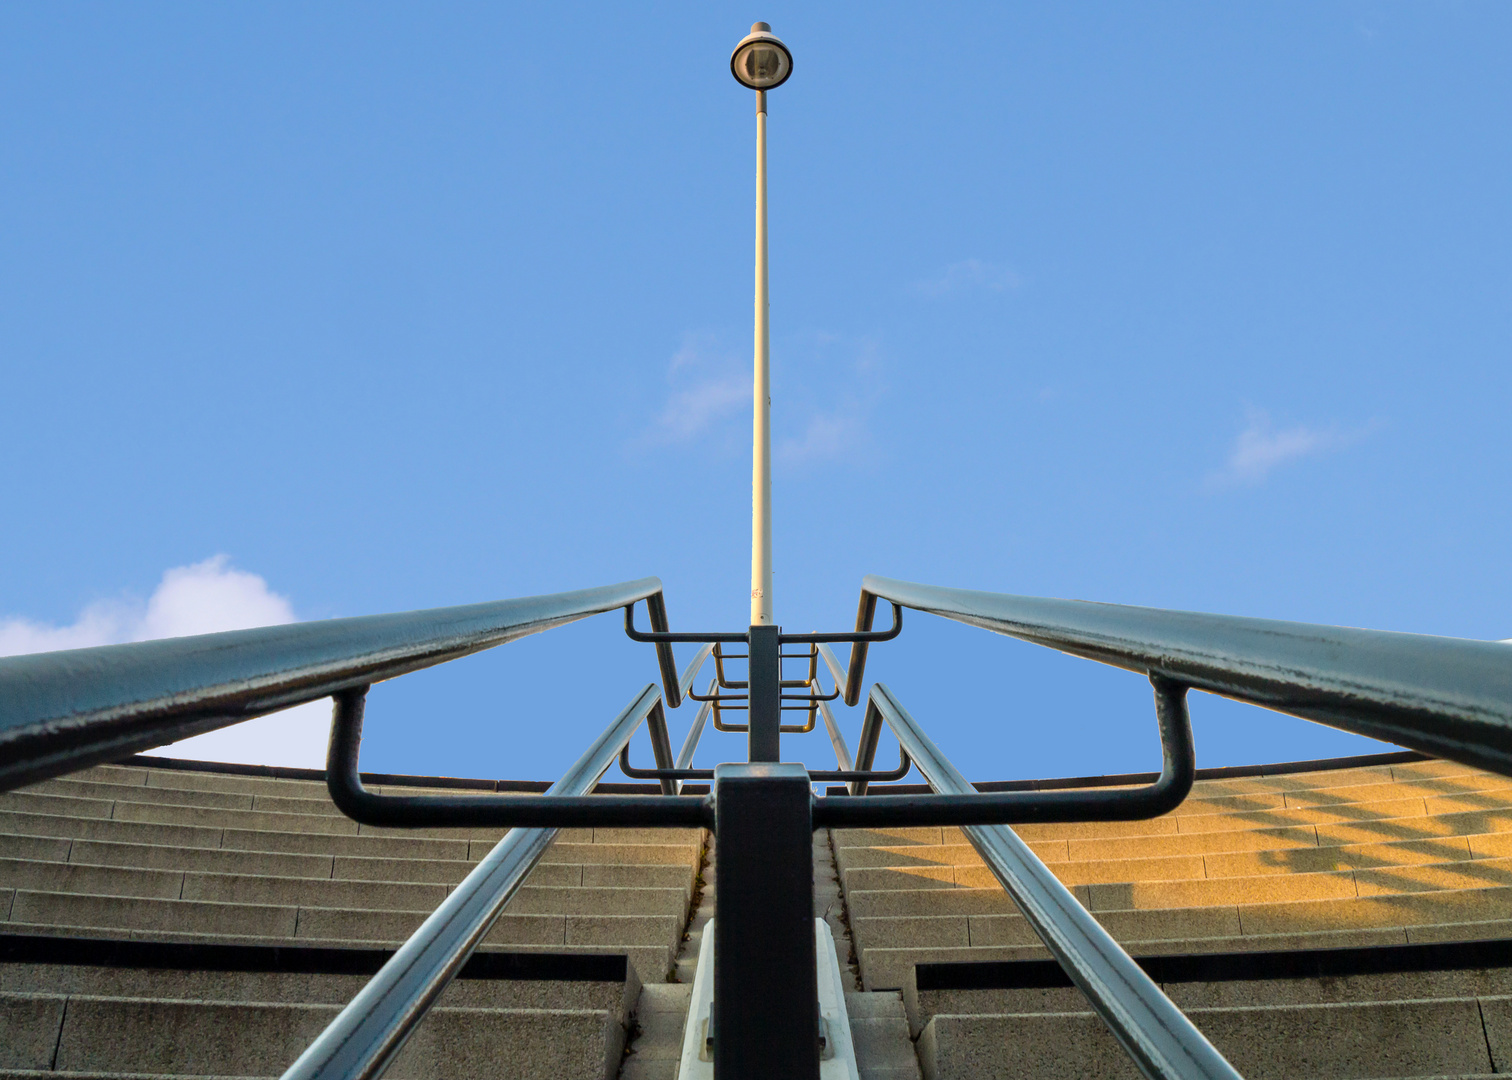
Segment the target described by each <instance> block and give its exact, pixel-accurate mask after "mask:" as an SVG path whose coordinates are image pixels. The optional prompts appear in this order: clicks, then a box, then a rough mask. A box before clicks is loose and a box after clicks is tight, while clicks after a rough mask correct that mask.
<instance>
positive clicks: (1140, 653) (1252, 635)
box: [846, 575, 1512, 775]
mask: <svg viewBox="0 0 1512 1080" xmlns="http://www.w3.org/2000/svg"><path fill="white" fill-rule="evenodd" d="M861 588H862V603H861V608H862V612H863V614H865V612H866V611H867V605H868V599H867V598H868V597H871V598H872V600H871V603H872V604H873V605H874V604H875V600H876V599H877V598H881V599H884V600H889V601H892V602H894V603H899V604H902V605H904V606H905V607H910V608H914V609H916V610H918V611H926V612H930V613H932V614H935V615H940V616H943V617H945V618H947V619H954V620H956V621H958V622H964V623H969V624H971V625H973V626H980V627H983V628H985V629H987V630H992V631H995V632H997V633H1000V634H1006V635H1009V636H1011V637H1017V638H1022V639H1023V640H1025V641H1032V642H1035V643H1036V644H1039V645H1046V646H1049V647H1050V648H1053V649H1059V650H1060V651H1061V652H1066V653H1071V654H1072V655H1075V656H1082V657H1086V658H1087V659H1089V660H1097V661H1100V662H1102V663H1104V664H1112V665H1113V666H1115V667H1121V668H1125V669H1127V670H1130V671H1138V672H1140V673H1147V674H1159V675H1164V676H1166V677H1167V678H1169V679H1172V680H1173V681H1175V682H1178V683H1181V684H1183V685H1185V686H1189V687H1191V688H1193V689H1195V690H1206V691H1208V692H1209V693H1214V694H1221V695H1223V696H1224V697H1230V698H1235V699H1237V700H1239V701H1246V702H1250V703H1251V704H1254V705H1262V706H1264V707H1266V708H1268V709H1274V710H1276V711H1278V712H1284V713H1290V714H1291V715H1293V716H1300V717H1302V718H1304V719H1306V720H1313V721H1316V722H1318V723H1320V724H1326V725H1328V726H1330V727H1335V728H1340V729H1342V730H1344V731H1352V732H1354V733H1356V734H1358V735H1366V736H1369V737H1370V738H1373V739H1382V740H1384V741H1386V742H1391V743H1396V744H1397V745H1399V746H1406V747H1410V748H1411V749H1413V750H1420V751H1422V752H1424V753H1427V754H1432V755H1434V756H1435V757H1444V758H1448V759H1450V760H1452V761H1458V762H1462V763H1463V764H1466V765H1472V766H1475V767H1477V768H1483V769H1490V770H1492V771H1493V772H1498V773H1501V774H1503V775H1512V648H1509V647H1508V646H1507V645H1506V644H1505V643H1502V642H1496V641H1472V640H1468V639H1465V638H1448V637H1432V636H1429V635H1426V634H1398V633H1389V632H1386V631H1381V630H1359V629H1355V628H1353V627H1344V626H1316V625H1312V624H1310V623H1295V622H1280V621H1277V620H1272V619H1249V618H1240V617H1236V616H1229V615H1205V614H1200V613H1196V612H1189V611H1167V610H1163V609H1160V608H1143V607H1126V606H1123V605H1120V604H1095V603H1089V602H1087V601H1084V600H1055V599H1046V598H1041V597H1031V596H1012V595H1008V594H1004V593H989V592H973V591H970V590H966V589H945V588H940V587H938V586H934V585H919V584H915V583H912V582H907V581H895V580H893V579H891V578H883V577H876V576H871V575H869V576H867V577H866V578H865V579H864V580H863V581H862V584H861ZM859 622H860V620H858V625H859ZM860 662H861V663H862V664H864V662H865V658H864V655H863V656H862V657H861V659H860ZM849 674H850V676H851V679H850V682H849V683H848V684H847V688H846V689H847V697H846V700H847V702H848V703H851V704H854V703H855V701H854V700H852V697H851V695H850V691H851V688H852V687H853V686H854V687H856V688H857V689H858V690H859V686H860V681H861V673H860V672H859V671H858V669H857V664H856V654H855V652H854V651H853V652H852V665H851V669H850V672H849Z"/></svg>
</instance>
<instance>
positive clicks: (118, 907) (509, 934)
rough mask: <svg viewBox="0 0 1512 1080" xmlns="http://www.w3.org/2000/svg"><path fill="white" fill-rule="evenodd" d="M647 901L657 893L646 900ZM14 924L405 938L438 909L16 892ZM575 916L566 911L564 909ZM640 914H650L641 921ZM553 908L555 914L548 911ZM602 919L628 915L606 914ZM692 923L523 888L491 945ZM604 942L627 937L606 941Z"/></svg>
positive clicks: (612, 894)
mask: <svg viewBox="0 0 1512 1080" xmlns="http://www.w3.org/2000/svg"><path fill="white" fill-rule="evenodd" d="M644 894H650V895H644ZM14 895H15V899H14V900H13V901H12V903H11V905H10V917H9V921H10V922H13V923H26V924H30V925H34V926H53V925H56V926H73V927H77V926H85V927H102V928H103V927H114V928H119V929H132V930H163V931H168V930H178V931H184V932H198V933H209V934H223V935H234V936H242V937H261V938H280V939H284V940H294V939H297V938H309V937H314V938H339V939H344V940H350V941H394V940H403V939H404V938H407V937H408V936H409V935H410V934H411V933H413V932H414V930H415V928H417V927H418V926H419V925H420V923H421V922H422V921H424V919H425V917H426V916H427V915H429V914H430V912H431V910H432V908H433V907H434V905H432V907H427V908H423V909H418V908H417V909H412V910H408V911H405V910H397V911H384V910H375V909H373V908H370V907H361V908H341V907H321V906H318V905H306V904H297V903H280V904H268V903H242V902H237V903H228V902H224V901H214V900H177V899H158V898H147V897H129V896H109V895H106V896H99V895H88V894H76V893H61V892H34V891H28V890H17V891H16V892H15V894H14ZM564 908H576V909H577V910H576V911H573V912H567V911H563V910H560V909H564ZM637 908H645V909H647V911H646V912H644V913H634V912H636V910H637ZM547 909H555V910H547ZM602 911H624V912H627V913H626V914H619V915H601V914H598V912H602ZM684 917H685V908H684V902H683V899H682V893H681V892H680V891H679V890H675V889H625V890H587V889H552V888H545V889H540V888H534V887H531V886H526V887H524V888H522V889H521V890H520V892H519V893H518V894H517V895H516V897H515V898H514V899H513V900H512V901H511V902H510V905H509V906H508V907H507V908H506V909H505V913H504V914H503V915H501V916H500V917H499V921H498V922H497V923H495V925H494V929H493V930H492V931H491V933H490V935H489V938H488V940H490V941H517V942H519V943H521V944H534V945H549V944H553V943H555V944H624V945H660V944H665V945H667V946H669V947H670V946H672V945H674V944H675V942H676V938H677V934H678V933H679V932H680V931H681V930H682V924H683V920H684ZM605 934H624V935H628V936H624V937H617V938H613V939H612V940H606V939H605V938H604V935H605Z"/></svg>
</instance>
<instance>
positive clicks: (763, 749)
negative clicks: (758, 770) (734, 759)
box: [746, 626, 782, 761]
mask: <svg viewBox="0 0 1512 1080" xmlns="http://www.w3.org/2000/svg"><path fill="white" fill-rule="evenodd" d="M746 641H747V648H746V652H747V653H748V654H749V655H750V660H749V661H748V663H749V674H748V675H747V676H746V678H747V680H748V682H749V684H750V688H749V690H748V693H749V694H750V695H751V696H750V699H749V704H750V707H751V711H750V713H749V714H748V715H749V716H750V720H751V731H750V735H749V736H748V742H747V746H748V747H749V750H748V752H747V755H746V757H747V760H749V761H780V760H781V759H782V732H781V728H782V631H781V629H779V628H778V627H775V626H753V627H751V629H750V630H749V631H748V632H747V636H746Z"/></svg>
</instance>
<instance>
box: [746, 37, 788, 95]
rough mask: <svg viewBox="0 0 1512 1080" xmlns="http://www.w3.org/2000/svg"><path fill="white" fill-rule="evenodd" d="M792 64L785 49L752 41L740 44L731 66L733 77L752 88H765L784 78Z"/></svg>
mask: <svg viewBox="0 0 1512 1080" xmlns="http://www.w3.org/2000/svg"><path fill="white" fill-rule="evenodd" d="M792 65H793V61H792V59H791V58H790V57H789V56H788V54H787V50H786V49H783V48H781V47H779V46H777V45H773V44H772V43H770V42H767V41H753V42H751V43H749V44H748V45H743V46H741V49H740V51H739V52H737V53H736V54H735V63H734V64H733V65H731V66H732V67H733V68H734V71H735V77H736V78H737V79H739V80H740V81H741V82H743V83H745V85H747V86H749V87H750V88H751V89H752V90H765V89H767V88H768V87H772V86H776V85H777V84H778V83H780V82H782V80H783V79H786V78H787V76H788V71H789V69H790V68H791V67H792Z"/></svg>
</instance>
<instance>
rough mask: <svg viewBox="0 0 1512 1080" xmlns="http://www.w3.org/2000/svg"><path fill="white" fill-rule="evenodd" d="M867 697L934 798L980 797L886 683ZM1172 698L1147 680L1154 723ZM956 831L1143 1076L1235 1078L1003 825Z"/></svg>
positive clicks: (1174, 703)
mask: <svg viewBox="0 0 1512 1080" xmlns="http://www.w3.org/2000/svg"><path fill="white" fill-rule="evenodd" d="M872 700H873V701H874V702H876V703H877V704H878V706H879V708H880V710H881V714H882V716H883V717H884V718H885V719H886V720H887V723H888V726H889V727H891V728H892V729H893V732H894V734H896V735H897V737H898V742H899V743H900V744H901V745H902V746H903V747H904V749H905V750H906V751H907V752H908V754H909V756H910V757H912V758H913V761H914V764H915V765H916V766H917V767H918V769H919V771H920V772H921V773H923V774H924V778H925V780H927V781H928V782H929V786H930V787H931V788H932V789H934V790H935V791H936V792H937V793H939V795H941V796H966V797H972V798H985V797H986V796H982V795H976V794H975V790H976V789H975V788H973V787H972V786H971V784H970V783H968V782H967V780H966V778H965V777H964V776H962V775H961V774H960V773H959V772H958V771H957V770H956V768H955V766H954V765H952V764H951V763H950V762H949V761H948V760H947V759H946V758H945V756H944V755H943V754H941V753H940V750H939V748H938V747H937V746H935V744H934V743H933V742H932V741H931V740H930V738H929V737H928V736H927V735H925V734H924V732H923V731H922V730H921V729H920V728H919V725H918V723H917V722H916V721H915V720H914V718H913V717H912V716H910V715H909V714H908V711H907V710H906V709H904V708H903V706H902V705H901V704H900V703H899V702H898V700H897V699H896V698H895V697H893V696H892V694H891V693H890V692H889V691H888V690H887V688H886V687H884V686H881V685H880V684H878V685H877V686H876V687H875V688H874V689H873V691H872ZM1181 701H1182V698H1181V697H1180V696H1179V695H1174V696H1173V695H1165V696H1162V695H1161V694H1160V693H1159V687H1158V686H1157V695H1156V702H1157V708H1158V709H1160V710H1161V711H1162V712H1163V713H1169V712H1170V711H1172V710H1173V709H1174V710H1175V711H1179V712H1180V714H1181V715H1180V716H1179V717H1176V718H1171V719H1169V720H1167V718H1166V717H1162V719H1163V722H1170V723H1174V724H1177V725H1183V724H1185V723H1186V717H1185V709H1184V708H1183V707H1181V704H1180V703H1181ZM838 801H842V802H843V801H844V800H843V799H841V800H838ZM962 831H963V832H964V833H965V834H966V839H967V840H969V841H970V842H971V845H972V847H974V848H976V849H977V852H978V853H979V854H980V855H981V856H982V861H983V862H985V863H986V864H987V866H988V867H989V868H990V869H991V870H992V874H993V876H994V877H996V878H997V880H998V882H999V883H1000V884H1001V885H1002V886H1003V888H1004V889H1005V890H1007V892H1008V895H1009V896H1011V897H1012V898H1013V902H1014V903H1015V904H1017V905H1018V907H1019V910H1020V911H1022V912H1023V913H1024V917H1025V918H1026V919H1027V920H1028V921H1029V924H1030V925H1031V926H1032V927H1034V931H1035V933H1037V934H1039V936H1040V939H1041V940H1043V941H1044V943H1045V945H1046V947H1047V948H1049V950H1050V952H1051V954H1052V955H1054V957H1055V959H1056V960H1058V961H1059V962H1060V965H1061V967H1062V968H1063V969H1064V970H1065V972H1066V974H1067V975H1069V976H1070V977H1071V981H1072V982H1074V983H1075V984H1076V985H1077V986H1078V987H1079V988H1080V989H1081V991H1082V993H1083V994H1085V995H1086V996H1087V1000H1088V1001H1089V1002H1091V1004H1092V1007H1093V1009H1095V1010H1096V1011H1097V1014H1098V1015H1099V1016H1101V1017H1102V1019H1103V1022H1104V1023H1106V1024H1107V1025H1108V1028H1109V1030H1111V1031H1112V1032H1113V1035H1114V1036H1115V1037H1116V1038H1117V1039H1118V1041H1119V1042H1120V1043H1121V1044H1122V1045H1123V1048H1124V1049H1125V1050H1126V1051H1127V1052H1128V1054H1129V1056H1130V1057H1131V1058H1133V1059H1134V1063H1135V1064H1136V1065H1138V1066H1139V1069H1140V1071H1141V1072H1143V1073H1144V1074H1145V1076H1147V1077H1150V1078H1151V1080H1217V1078H1219V1077H1223V1078H1226V1080H1238V1077H1239V1073H1238V1072H1236V1071H1235V1070H1234V1067H1233V1066H1232V1065H1230V1064H1229V1063H1228V1062H1227V1061H1226V1060H1224V1057H1223V1055H1222V1054H1220V1053H1219V1052H1218V1051H1217V1050H1216V1049H1215V1048H1214V1047H1213V1045H1212V1043H1210V1042H1208V1040H1207V1038H1206V1037H1205V1036H1204V1035H1203V1034H1202V1032H1201V1031H1199V1030H1197V1028H1196V1026H1195V1025H1194V1024H1193V1023H1192V1022H1191V1021H1190V1020H1188V1019H1187V1018H1186V1016H1185V1015H1184V1014H1183V1013H1182V1011H1181V1010H1180V1009H1178V1008H1177V1007H1176V1006H1175V1005H1174V1004H1173V1003H1172V1002H1171V1000H1170V998H1168V997H1166V996H1165V994H1163V993H1161V991H1160V987H1158V986H1156V985H1155V983H1154V982H1153V981H1151V979H1150V977H1149V976H1148V975H1146V974H1145V973H1144V971H1143V970H1142V969H1141V968H1140V967H1139V965H1138V964H1136V963H1135V962H1134V960H1133V958H1132V957H1130V956H1129V954H1128V953H1126V952H1124V950H1123V948H1122V946H1120V945H1119V944H1118V942H1116V941H1114V940H1113V938H1112V936H1111V935H1109V933H1108V932H1107V931H1106V930H1104V929H1103V928H1102V926H1101V925H1100V924H1099V923H1098V922H1097V920H1096V919H1094V918H1093V917H1092V916H1091V914H1090V913H1089V912H1088V911H1087V909H1086V908H1084V907H1082V905H1081V903H1080V902H1078V901H1077V899H1076V897H1075V896H1073V895H1072V894H1071V890H1069V889H1067V888H1066V887H1065V886H1064V885H1062V884H1061V883H1060V881H1059V880H1057V878H1056V877H1055V875H1054V874H1053V873H1051V872H1050V869H1049V868H1048V867H1047V866H1046V865H1045V864H1044V863H1043V862H1041V861H1040V860H1039V858H1038V857H1037V856H1036V855H1035V854H1034V852H1032V851H1030V850H1029V846H1028V845H1027V844H1025V843H1024V842H1023V841H1022V840H1020V839H1019V838H1018V836H1017V835H1016V834H1015V833H1014V832H1013V830H1011V829H1009V828H1006V827H1004V826H1001V825H968V826H965V827H964V828H963V829H962Z"/></svg>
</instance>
